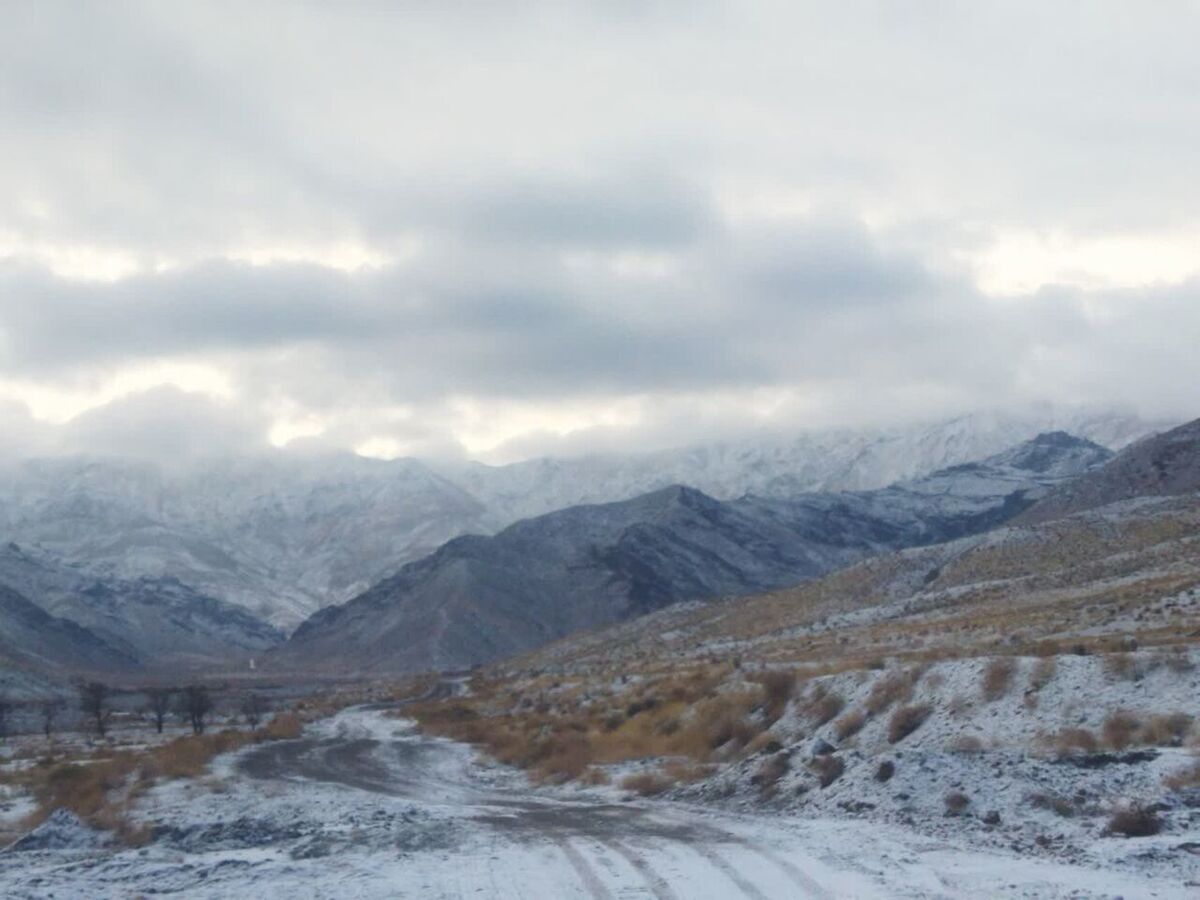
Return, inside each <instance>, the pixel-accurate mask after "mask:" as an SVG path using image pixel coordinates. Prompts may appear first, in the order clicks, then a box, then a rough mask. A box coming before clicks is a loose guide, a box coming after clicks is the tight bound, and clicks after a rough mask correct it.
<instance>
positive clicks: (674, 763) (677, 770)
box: [662, 759, 717, 784]
mask: <svg viewBox="0 0 1200 900" xmlns="http://www.w3.org/2000/svg"><path fill="white" fill-rule="evenodd" d="M662 770H663V774H664V775H665V776H666V777H667V778H668V779H669V780H670V781H672V782H674V783H676V784H694V783H695V782H697V781H703V780H704V779H705V778H710V777H711V776H712V775H713V773H714V772H716V771H717V767H716V766H709V765H702V764H700V763H694V762H689V761H687V760H681V759H673V760H671V761H670V762H668V763H667V764H666V765H664V766H663V769H662Z"/></svg>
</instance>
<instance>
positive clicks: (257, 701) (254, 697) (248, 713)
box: [242, 694, 270, 729]
mask: <svg viewBox="0 0 1200 900" xmlns="http://www.w3.org/2000/svg"><path fill="white" fill-rule="evenodd" d="M269 711H270V709H269V707H268V706H267V701H266V698H265V697H263V696H262V694H247V695H246V696H245V697H243V698H242V717H243V718H244V719H245V720H246V724H247V725H249V726H250V727H251V729H257V728H258V726H259V725H260V724H261V723H262V720H263V718H264V717H265V716H266V714H267V713H268V712H269Z"/></svg>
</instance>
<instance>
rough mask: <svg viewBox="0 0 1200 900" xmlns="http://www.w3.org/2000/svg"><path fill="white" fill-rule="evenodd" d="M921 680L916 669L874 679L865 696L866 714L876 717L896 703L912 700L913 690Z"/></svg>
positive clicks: (902, 670) (898, 671) (919, 671)
mask: <svg viewBox="0 0 1200 900" xmlns="http://www.w3.org/2000/svg"><path fill="white" fill-rule="evenodd" d="M920 678H921V670H920V669H917V668H911V669H899V670H896V671H894V672H887V673H885V674H883V675H881V676H880V677H879V678H878V679H876V681H875V683H874V684H873V685H871V692H870V693H869V694H868V695H867V701H866V707H867V712H869V713H870V714H871V715H873V716H877V715H879V714H880V713H882V712H885V711H887V709H888V708H890V707H891V706H893V705H894V704H896V703H907V702H908V701H909V700H911V699H912V695H913V689H914V688H915V687H916V684H917V682H918V681H919V680H920Z"/></svg>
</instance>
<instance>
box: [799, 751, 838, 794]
mask: <svg viewBox="0 0 1200 900" xmlns="http://www.w3.org/2000/svg"><path fill="white" fill-rule="evenodd" d="M808 767H809V768H810V769H812V770H813V772H814V773H815V774H816V776H817V782H818V783H819V784H820V785H821V787H823V788H827V787H829V786H830V785H831V784H833V783H834V782H835V781H837V780H838V779H839V778H841V777H842V773H843V772H845V771H846V763H845V761H844V760H843V759H842V758H841V757H840V756H834V755H833V754H832V753H831V754H829V755H828V756H817V757H814V758H813V759H812V760H811V761H809V764H808Z"/></svg>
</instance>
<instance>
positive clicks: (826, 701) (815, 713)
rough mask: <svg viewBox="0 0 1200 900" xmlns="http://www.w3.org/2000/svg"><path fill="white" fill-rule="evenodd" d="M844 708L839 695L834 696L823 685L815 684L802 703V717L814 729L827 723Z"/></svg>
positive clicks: (844, 702) (844, 703)
mask: <svg viewBox="0 0 1200 900" xmlns="http://www.w3.org/2000/svg"><path fill="white" fill-rule="evenodd" d="M845 706H846V701H845V700H844V699H843V698H842V696H841V694H836V693H834V692H833V691H830V690H829V689H827V688H826V687H825V686H824V685H820V684H815V685H813V687H812V690H811V691H809V694H808V696H807V697H806V698H805V702H804V710H803V712H804V715H805V717H807V718H808V719H809V720H811V721H812V723H813V726H814V727H816V728H819V727H821V726H822V725H824V724H825V723H826V722H829V721H830V720H832V719H833V717H834V716H836V715H837V714H838V713H840V712H841V711H842V710H843V709H844V708H845Z"/></svg>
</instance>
